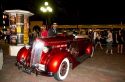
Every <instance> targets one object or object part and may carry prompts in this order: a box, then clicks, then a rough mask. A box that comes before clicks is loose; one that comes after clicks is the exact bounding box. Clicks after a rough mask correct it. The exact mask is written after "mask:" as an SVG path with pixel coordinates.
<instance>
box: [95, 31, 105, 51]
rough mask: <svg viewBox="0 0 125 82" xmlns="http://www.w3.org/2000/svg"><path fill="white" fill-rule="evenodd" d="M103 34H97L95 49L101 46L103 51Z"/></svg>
mask: <svg viewBox="0 0 125 82" xmlns="http://www.w3.org/2000/svg"><path fill="white" fill-rule="evenodd" d="M101 38H102V37H101V34H100V32H98V33H97V34H96V44H95V48H96V47H97V45H99V46H100V48H101V49H102V50H103V47H102V44H101Z"/></svg>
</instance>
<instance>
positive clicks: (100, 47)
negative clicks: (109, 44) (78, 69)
mask: <svg viewBox="0 0 125 82" xmlns="http://www.w3.org/2000/svg"><path fill="white" fill-rule="evenodd" d="M99 46H100V48H101V49H102V50H103V48H102V44H101V42H99Z"/></svg>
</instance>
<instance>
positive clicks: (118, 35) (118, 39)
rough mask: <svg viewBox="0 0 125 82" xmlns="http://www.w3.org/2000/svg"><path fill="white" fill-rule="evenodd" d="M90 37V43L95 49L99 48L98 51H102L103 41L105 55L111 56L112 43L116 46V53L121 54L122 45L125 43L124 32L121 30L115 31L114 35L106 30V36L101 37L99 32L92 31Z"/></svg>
mask: <svg viewBox="0 0 125 82" xmlns="http://www.w3.org/2000/svg"><path fill="white" fill-rule="evenodd" d="M91 36H93V39H92V41H93V44H94V46H95V49H96V47H97V46H99V47H100V49H102V50H103V47H102V42H101V40H105V41H106V51H105V53H106V54H113V43H115V44H116V46H117V53H118V54H119V53H120V54H123V45H124V43H125V38H124V32H123V29H122V28H121V29H119V30H118V31H115V32H114V33H113V31H112V30H111V29H108V30H107V34H106V36H103V35H102V34H101V33H100V31H96V30H93V31H92V35H91Z"/></svg>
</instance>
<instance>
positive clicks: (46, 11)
mask: <svg viewBox="0 0 125 82" xmlns="http://www.w3.org/2000/svg"><path fill="white" fill-rule="evenodd" d="M40 10H41V11H42V12H43V13H48V12H49V13H52V11H53V9H52V8H51V7H50V6H49V3H48V2H44V5H43V6H41V7H40ZM47 19H48V17H47V18H46V27H47V26H48V20H47Z"/></svg>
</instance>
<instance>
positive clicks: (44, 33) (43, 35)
mask: <svg viewBox="0 0 125 82" xmlns="http://www.w3.org/2000/svg"><path fill="white" fill-rule="evenodd" d="M41 37H42V38H46V37H48V31H47V30H46V27H44V26H43V27H41Z"/></svg>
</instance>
